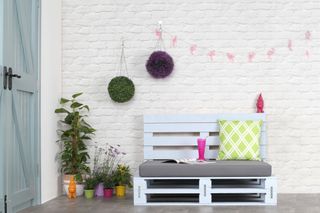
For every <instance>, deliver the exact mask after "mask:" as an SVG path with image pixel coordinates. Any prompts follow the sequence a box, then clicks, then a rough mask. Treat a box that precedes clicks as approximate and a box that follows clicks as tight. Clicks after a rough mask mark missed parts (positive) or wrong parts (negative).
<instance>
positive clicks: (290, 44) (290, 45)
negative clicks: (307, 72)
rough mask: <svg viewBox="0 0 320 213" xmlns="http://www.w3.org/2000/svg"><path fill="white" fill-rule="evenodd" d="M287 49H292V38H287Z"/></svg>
mask: <svg viewBox="0 0 320 213" xmlns="http://www.w3.org/2000/svg"><path fill="white" fill-rule="evenodd" d="M288 49H289V50H290V51H292V50H293V49H292V40H291V39H289V40H288Z"/></svg>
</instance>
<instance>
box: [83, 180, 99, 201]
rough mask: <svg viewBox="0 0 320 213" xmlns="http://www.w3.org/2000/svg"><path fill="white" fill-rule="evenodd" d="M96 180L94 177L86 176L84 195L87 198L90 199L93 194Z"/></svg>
mask: <svg viewBox="0 0 320 213" xmlns="http://www.w3.org/2000/svg"><path fill="white" fill-rule="evenodd" d="M96 184H97V180H96V179H95V178H94V177H88V178H87V179H86V182H85V183H84V195H85V197H86V198H87V199H92V198H93V196H94V188H95V187H96Z"/></svg>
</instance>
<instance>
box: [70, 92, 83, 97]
mask: <svg viewBox="0 0 320 213" xmlns="http://www.w3.org/2000/svg"><path fill="white" fill-rule="evenodd" d="M82 94H83V93H82V92H79V93H76V94H74V95H72V98H76V97H78V96H80V95H82Z"/></svg>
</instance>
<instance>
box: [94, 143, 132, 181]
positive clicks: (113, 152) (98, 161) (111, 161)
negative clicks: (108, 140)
mask: <svg viewBox="0 0 320 213" xmlns="http://www.w3.org/2000/svg"><path fill="white" fill-rule="evenodd" d="M124 155H126V153H125V152H121V151H120V145H119V144H117V145H116V146H112V145H110V144H106V145H105V147H99V146H95V153H94V160H93V161H94V162H93V172H92V173H93V175H94V176H95V177H96V179H97V181H98V182H103V180H104V179H105V177H106V176H111V175H112V174H113V172H114V171H115V169H116V168H117V166H118V164H119V163H120V162H121V160H122V157H123V156H124Z"/></svg>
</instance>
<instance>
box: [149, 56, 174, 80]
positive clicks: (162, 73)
mask: <svg viewBox="0 0 320 213" xmlns="http://www.w3.org/2000/svg"><path fill="white" fill-rule="evenodd" d="M173 67H174V63H173V59H172V57H171V56H170V55H169V54H168V53H166V52H164V51H155V52H153V53H152V54H151V55H150V57H149V59H148V61H147V63H146V68H147V71H148V72H149V73H150V75H152V76H153V77H154V78H165V77H167V76H168V75H170V73H171V72H172V70H173Z"/></svg>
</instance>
